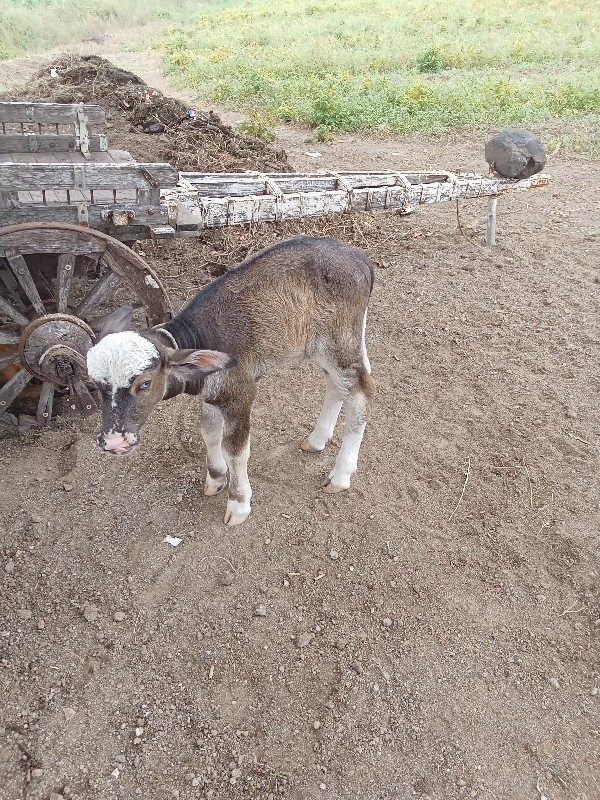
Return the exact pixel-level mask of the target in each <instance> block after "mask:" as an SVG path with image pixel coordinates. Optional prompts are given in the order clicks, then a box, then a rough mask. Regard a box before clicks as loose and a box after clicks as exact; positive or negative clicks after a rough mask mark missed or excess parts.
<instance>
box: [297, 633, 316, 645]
mask: <svg viewBox="0 0 600 800" xmlns="http://www.w3.org/2000/svg"><path fill="white" fill-rule="evenodd" d="M314 638H315V635H314V633H301V634H300V636H298V639H297V640H296V643H297V645H298V647H308V645H309V644H310V643H311V642H312V640H313V639H314Z"/></svg>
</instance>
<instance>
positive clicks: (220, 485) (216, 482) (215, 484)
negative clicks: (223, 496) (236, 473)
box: [204, 475, 227, 497]
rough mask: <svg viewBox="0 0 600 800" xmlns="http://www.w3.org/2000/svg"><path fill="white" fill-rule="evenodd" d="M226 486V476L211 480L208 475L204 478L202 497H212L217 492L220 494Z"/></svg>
mask: <svg viewBox="0 0 600 800" xmlns="http://www.w3.org/2000/svg"><path fill="white" fill-rule="evenodd" d="M226 486H227V476H225V477H224V478H222V479H219V478H211V477H210V475H207V476H206V481H205V483H204V496H205V497H214V496H215V495H216V494H219V492H222V491H223V489H224V488H225V487H226Z"/></svg>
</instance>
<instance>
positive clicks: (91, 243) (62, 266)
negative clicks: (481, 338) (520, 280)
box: [0, 103, 549, 433]
mask: <svg viewBox="0 0 600 800" xmlns="http://www.w3.org/2000/svg"><path fill="white" fill-rule="evenodd" d="M104 122H105V116H104V111H103V110H102V109H101V108H100V107H99V106H95V105H82V104H79V105H63V104H54V103H0V433H1V432H2V431H3V430H4V431H7V430H8V431H21V432H22V431H25V430H27V429H28V428H29V427H31V426H33V425H46V424H48V423H49V422H50V420H51V418H52V415H53V410H54V412H55V411H56V408H57V406H61V405H62V407H63V409H64V407H65V402H64V400H65V398H66V400H67V409H68V410H70V411H73V410H75V409H76V408H77V406H78V405H79V407H80V408H83V410H86V411H89V410H91V409H93V408H94V407H95V402H94V399H93V395H92V393H91V392H90V387H89V386H88V385H86V369H85V354H86V352H87V350H88V349H89V347H90V346H91V345H92V343H93V341H94V336H95V333H94V332H95V330H97V329H98V327H99V326H100V324H101V318H102V315H103V314H104V312H105V311H106V310H107V309H108V308H110V306H111V304H114V303H116V302H119V303H123V302H129V303H130V304H132V305H134V307H136V309H137V311H136V314H137V322H138V325H141V326H143V325H155V324H158V323H161V322H164V321H165V320H167V319H168V318H169V317H170V315H171V307H170V304H169V300H168V297H167V295H166V292H165V290H164V288H163V287H162V285H161V283H160V280H159V278H158V276H157V275H156V274H155V273H154V271H153V270H152V269H151V268H150V267H149V266H148V265H147V264H146V263H145V261H144V260H143V259H142V258H141V257H140V256H139V255H137V254H136V253H135V252H134V251H133V250H132V249H131V248H130V247H129V246H128V244H132V243H133V242H135V241H136V240H139V239H143V238H148V237H154V238H159V239H164V238H170V237H173V236H199V235H201V233H202V231H203V230H204V229H205V228H212V227H217V226H223V225H239V224H253V223H259V222H262V221H275V222H277V221H280V220H285V219H300V218H303V217H306V216H315V215H323V214H330V213H344V212H356V211H372V210H376V209H395V210H396V211H397V212H398V213H400V214H409V213H412V212H413V211H415V210H416V209H417V208H419V207H420V206H422V205H426V204H430V203H438V202H444V201H451V200H459V199H470V198H480V197H489V198H490V199H491V201H492V208H491V212H490V217H489V225H488V236H487V241H488V244H490V245H491V244H493V238H494V223H495V204H496V199H497V198H498V196H499V195H501V194H502V193H503V192H507V191H514V190H522V189H528V188H533V187H537V186H543V185H545V184H547V183H548V180H549V179H548V177H547V176H545V175H536V176H534V177H533V178H528V179H527V180H524V181H507V180H503V179H501V178H498V177H492V176H481V175H454V174H452V173H449V172H442V171H439V172H435V173H431V172H428V173H423V172H410V173H409V172H406V173H405V172H390V171H386V172H359V171H353V172H340V173H338V172H314V173H307V174H288V173H281V174H278V173H274V174H262V173H259V172H248V173H243V174H204V173H181V174H179V175H178V173H177V170H176V169H175V168H174V167H172V166H171V165H169V164H141V163H137V162H135V161H134V160H133V159H132V157H131V156H130V154H129V153H126V152H124V151H118V150H109V149H108V142H107V140H106V138H105V137H104V136H103V135H100V134H97V133H94V128H95V129H96V130H97V129H98V126H101V125H103V124H104ZM57 396H59V397H61V398H62V400H63V402H61V403H58V404H55V403H54V400H55V397H57ZM17 401H19V402H17ZM21 401H25V402H21ZM13 404H14V405H13ZM27 406H29V407H28V408H27ZM24 408H25V411H24V410H23V409H24ZM14 412H16V413H14Z"/></svg>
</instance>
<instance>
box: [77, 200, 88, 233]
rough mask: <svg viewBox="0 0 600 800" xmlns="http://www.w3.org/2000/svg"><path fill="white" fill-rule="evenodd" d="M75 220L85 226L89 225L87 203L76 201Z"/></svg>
mask: <svg viewBox="0 0 600 800" xmlns="http://www.w3.org/2000/svg"><path fill="white" fill-rule="evenodd" d="M77 222H78V223H79V224H80V225H83V226H84V227H86V228H89V226H90V218H89V216H88V207H87V203H77Z"/></svg>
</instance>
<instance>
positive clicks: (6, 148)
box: [0, 133, 108, 153]
mask: <svg viewBox="0 0 600 800" xmlns="http://www.w3.org/2000/svg"><path fill="white" fill-rule="evenodd" d="M77 149H78V148H77V138H76V137H75V136H73V135H72V134H68V133H59V134H42V135H40V134H38V133H25V134H4V135H2V136H0V153H38V152H56V153H66V152H69V151H70V150H75V151H77ZM90 150H91V151H94V152H101V151H106V150H108V142H107V140H106V136H95V135H94V136H90Z"/></svg>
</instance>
